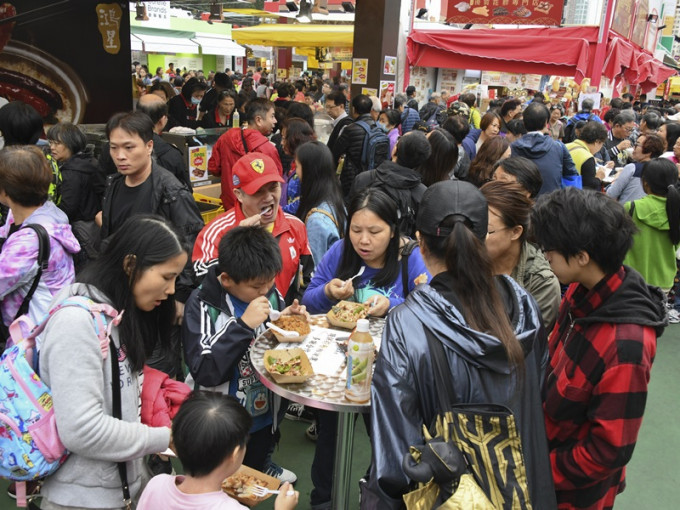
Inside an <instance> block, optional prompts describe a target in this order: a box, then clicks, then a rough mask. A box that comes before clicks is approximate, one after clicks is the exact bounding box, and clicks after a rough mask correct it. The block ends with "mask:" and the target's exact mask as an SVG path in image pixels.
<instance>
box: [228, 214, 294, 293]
mask: <svg viewBox="0 0 680 510" xmlns="http://www.w3.org/2000/svg"><path fill="white" fill-rule="evenodd" d="M217 253H218V255H217V270H218V271H219V272H220V273H226V274H228V275H229V278H231V279H232V280H234V282H235V283H240V282H243V281H249V280H255V279H259V278H274V277H275V276H276V275H277V274H278V273H279V271H281V269H282V267H283V262H282V260H281V251H280V249H279V243H278V242H277V241H276V239H275V238H274V236H273V235H271V234H270V233H269V232H267V231H266V230H265V229H264V228H262V227H259V226H256V227H236V228H233V229H231V230H230V231H229V232H227V233H226V234H225V235H224V237H223V238H222V239H221V240H220V244H219V246H218V248H217Z"/></svg>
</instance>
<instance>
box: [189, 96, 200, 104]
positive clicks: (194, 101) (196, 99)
mask: <svg viewBox="0 0 680 510" xmlns="http://www.w3.org/2000/svg"><path fill="white" fill-rule="evenodd" d="M191 104H201V100H200V99H199V98H198V97H194V96H191Z"/></svg>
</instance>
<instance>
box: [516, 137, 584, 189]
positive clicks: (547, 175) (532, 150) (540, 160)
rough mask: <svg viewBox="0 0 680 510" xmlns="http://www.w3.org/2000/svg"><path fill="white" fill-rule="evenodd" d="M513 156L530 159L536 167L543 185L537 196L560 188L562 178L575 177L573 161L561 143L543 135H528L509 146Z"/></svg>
mask: <svg viewBox="0 0 680 510" xmlns="http://www.w3.org/2000/svg"><path fill="white" fill-rule="evenodd" d="M510 150H511V151H512V155H513V156H522V157H524V158H527V159H530V160H531V161H533V162H534V163H536V166H538V170H539V172H541V177H542V178H543V185H542V186H541V190H540V191H539V192H538V194H539V195H543V194H545V193H550V192H551V191H555V190H556V189H560V188H562V177H563V176H567V175H577V174H578V173H577V172H576V167H575V166H574V160H573V159H571V154H569V150H568V149H567V147H566V146H565V145H564V144H563V143H562V142H558V141H557V140H553V139H552V137H551V136H549V135H544V134H543V133H528V134H526V135H524V136H523V137H522V138H520V139H519V140H517V141H515V142H513V143H512V145H510Z"/></svg>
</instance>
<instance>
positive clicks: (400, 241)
mask: <svg viewBox="0 0 680 510" xmlns="http://www.w3.org/2000/svg"><path fill="white" fill-rule="evenodd" d="M348 218H349V222H348V224H347V229H346V233H345V238H344V239H340V240H339V241H337V242H335V243H334V244H333V246H331V248H330V249H329V250H328V252H327V253H326V254H325V255H324V257H323V258H322V259H321V261H320V262H319V263H318V265H317V268H316V271H315V274H314V277H313V278H312V281H311V283H310V284H309V287H308V288H307V290H306V292H305V295H304V296H303V298H302V303H303V304H304V305H305V306H306V307H307V311H308V312H310V313H326V312H328V311H329V310H331V308H333V307H334V306H335V305H337V303H338V302H339V301H354V302H357V303H362V304H363V305H364V306H365V307H366V311H367V313H368V314H369V315H373V316H377V317H383V316H385V315H386V314H387V312H388V310H389V309H390V308H392V307H394V306H397V305H398V304H400V303H402V302H403V301H404V299H405V298H406V294H408V292H410V291H411V290H413V289H414V288H415V287H416V285H418V284H419V283H427V281H428V280H429V273H428V272H427V269H426V268H425V264H424V262H423V259H422V257H421V256H420V250H419V249H418V248H417V247H415V249H413V251H412V253H411V254H410V255H406V253H407V252H408V250H404V249H403V247H404V246H406V245H407V242H408V239H407V238H402V237H401V236H400V235H399V230H398V228H397V221H398V219H397V206H396V204H395V203H394V201H393V200H392V199H391V198H390V197H389V196H388V195H387V194H386V193H385V192H383V191H381V190H379V189H376V188H368V189H366V190H363V191H362V192H360V193H358V194H357V195H356V196H355V197H354V198H353V199H352V202H351V204H350V208H349V214H348ZM409 247H410V245H409ZM402 253H403V254H404V256H403V257H402ZM404 275H407V281H406V282H404V281H403V276H404Z"/></svg>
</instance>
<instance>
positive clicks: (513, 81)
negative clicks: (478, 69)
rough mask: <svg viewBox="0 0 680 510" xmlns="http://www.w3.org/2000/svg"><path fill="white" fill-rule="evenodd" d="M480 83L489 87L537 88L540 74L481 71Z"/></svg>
mask: <svg viewBox="0 0 680 510" xmlns="http://www.w3.org/2000/svg"><path fill="white" fill-rule="evenodd" d="M481 84H482V85H488V86H491V87H508V88H522V89H530V90H539V89H540V87H541V76H540V75H539V74H517V73H502V72H496V71H482V78H481Z"/></svg>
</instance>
